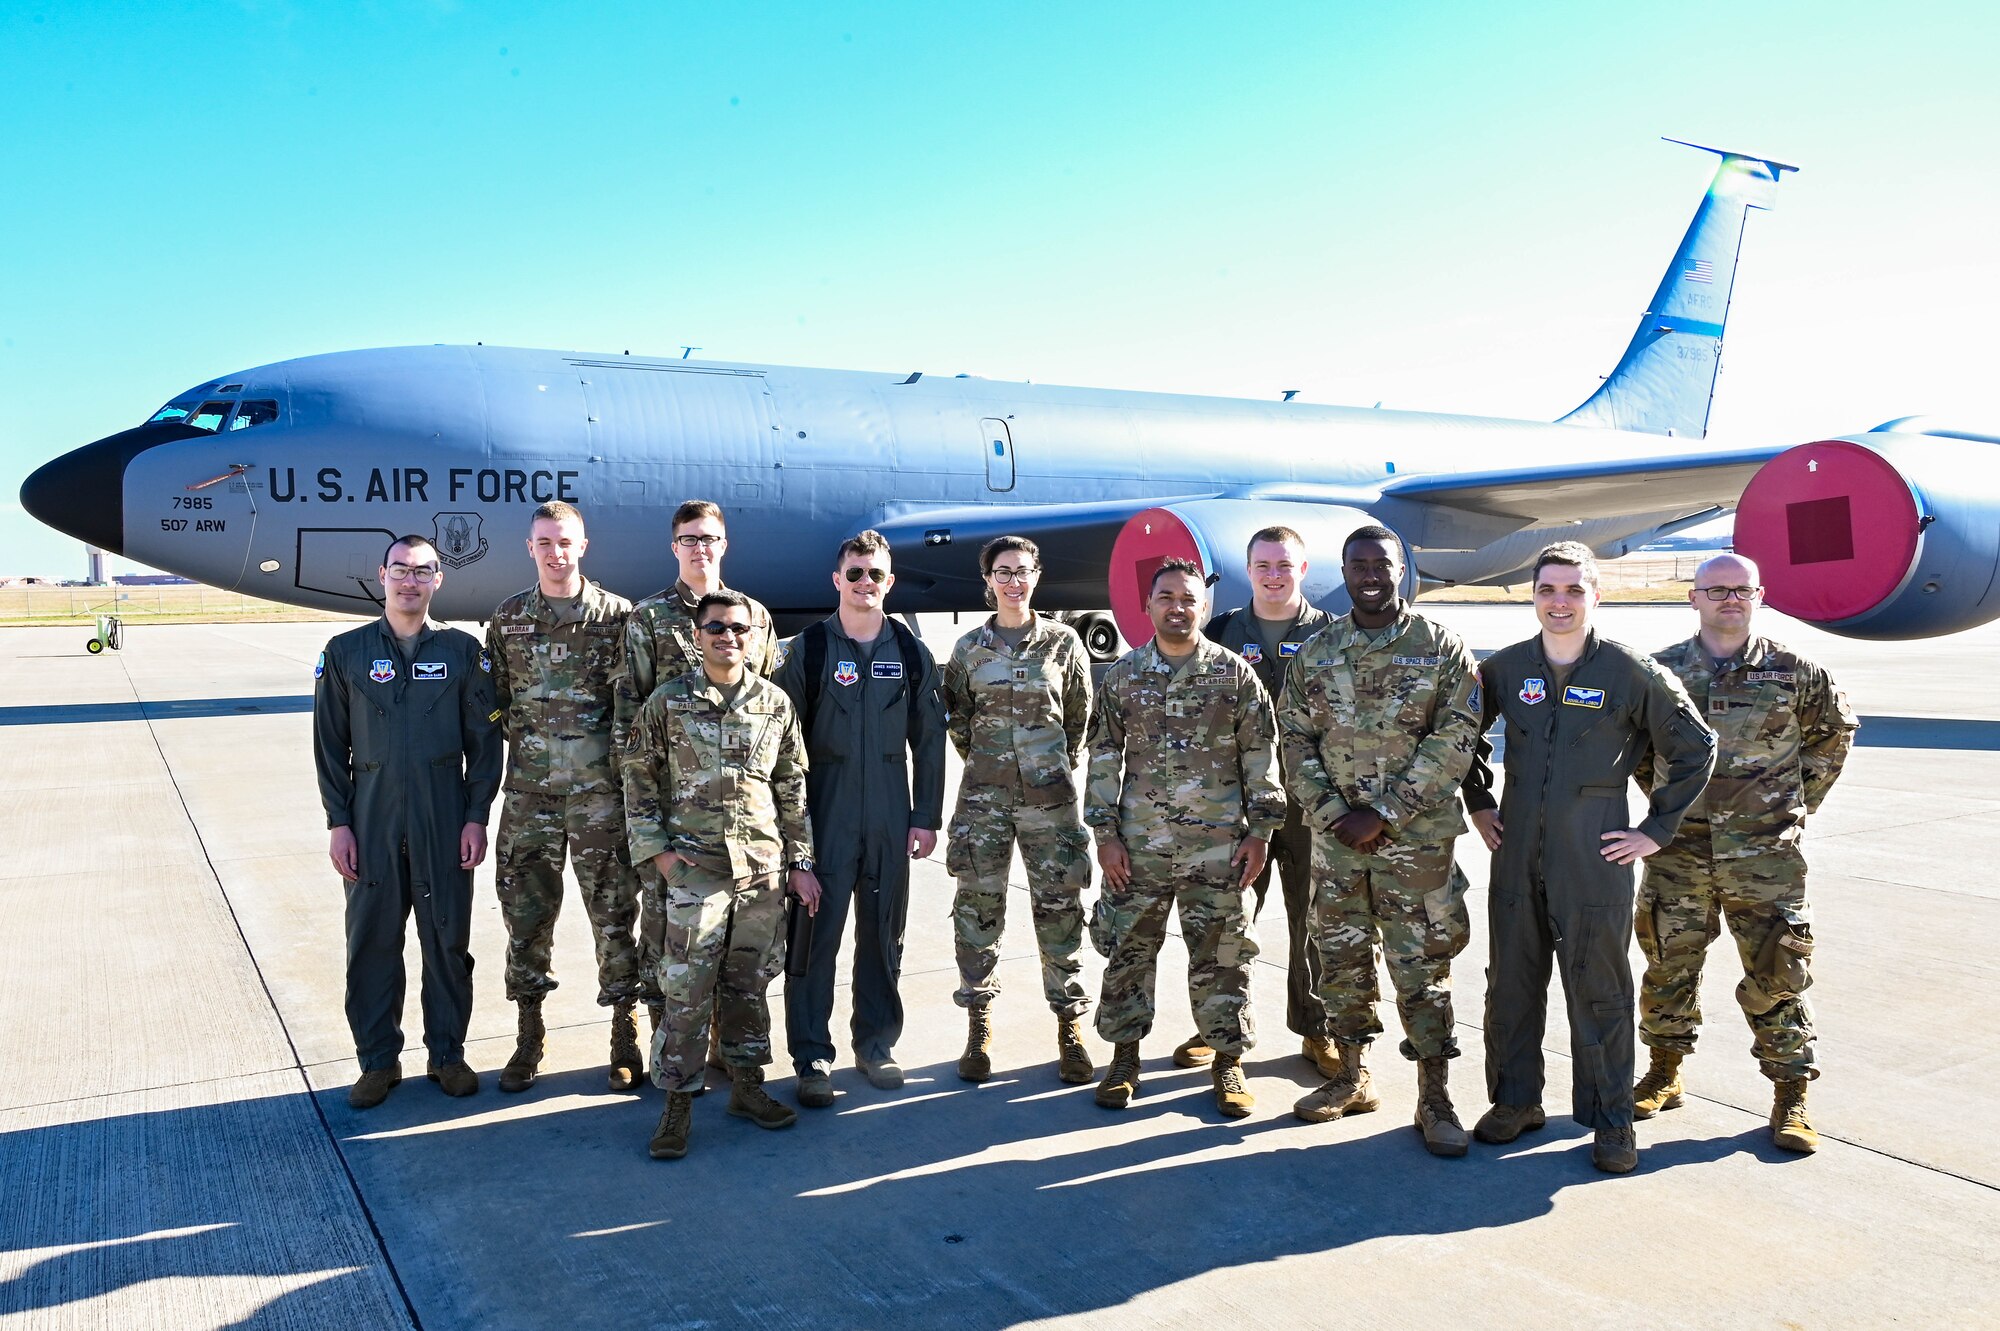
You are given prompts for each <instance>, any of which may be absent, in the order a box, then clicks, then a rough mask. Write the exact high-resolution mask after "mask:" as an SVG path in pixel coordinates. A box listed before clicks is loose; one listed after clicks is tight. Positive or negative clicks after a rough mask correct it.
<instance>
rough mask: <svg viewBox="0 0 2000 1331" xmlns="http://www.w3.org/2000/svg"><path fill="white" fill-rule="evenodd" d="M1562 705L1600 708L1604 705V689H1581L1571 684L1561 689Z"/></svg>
mask: <svg viewBox="0 0 2000 1331" xmlns="http://www.w3.org/2000/svg"><path fill="white" fill-rule="evenodd" d="M1563 706H1565V707H1599V708H1601V707H1603V706H1604V690H1603V689H1582V688H1578V687H1577V686H1576V685H1574V684H1571V685H1569V686H1567V687H1566V688H1564V689H1563Z"/></svg>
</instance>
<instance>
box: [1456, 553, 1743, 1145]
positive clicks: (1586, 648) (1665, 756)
mask: <svg viewBox="0 0 2000 1331" xmlns="http://www.w3.org/2000/svg"><path fill="white" fill-rule="evenodd" d="M1534 589H1535V592H1534V595H1535V617H1536V618H1537V619H1538V620H1540V622H1541V626H1542V631H1541V633H1540V634H1539V635H1537V636H1535V637H1533V638H1529V639H1528V640H1526V641H1525V642H1517V643H1515V644H1514V645H1513V646H1511V647H1503V648H1501V649H1500V650H1499V651H1497V652H1495V653H1494V654H1493V655H1492V656H1490V657H1488V658H1487V659H1486V660H1485V661H1484V662H1483V663H1482V664H1481V665H1480V667H1479V675H1480V682H1481V685H1482V688H1483V691H1484V694H1485V699H1484V702H1485V706H1484V707H1483V709H1482V711H1481V725H1480V730H1481V732H1482V733H1481V739H1480V742H1479V752H1478V754H1477V755H1476V757H1475V759H1474V761H1473V764H1472V770H1471V771H1470V772H1468V773H1467V774H1466V778H1465V807H1466V808H1467V809H1468V810H1469V811H1470V812H1471V814H1472V821H1473V824H1474V826H1476V827H1477V828H1478V829H1479V834H1480V837H1481V839H1482V840H1484V841H1485V842H1486V845H1487V848H1488V849H1489V850H1491V851H1492V852H1493V874H1492V885H1491V888H1490V892H1491V897H1490V900H1489V902H1488V906H1489V911H1488V914H1489V918H1490V920H1491V931H1490V932H1491V948H1492V952H1491V965H1490V966H1489V968H1488V972H1487V975H1488V980H1487V987H1486V1089H1487V1094H1488V1095H1489V1096H1490V1097H1491V1098H1492V1100H1493V1107H1492V1108H1491V1109H1489V1110H1487V1111H1486V1113H1485V1115H1484V1116H1483V1117H1481V1118H1480V1120H1479V1122H1478V1123H1476V1124H1474V1125H1473V1129H1472V1135H1473V1136H1475V1137H1477V1138H1479V1140H1481V1141H1483V1142H1493V1143H1502V1144H1504V1143H1506V1142H1511V1141H1513V1140H1514V1139H1515V1138H1516V1137H1519V1136H1520V1135H1521V1134H1522V1133H1523V1132H1527V1131H1531V1130H1532V1129H1535V1128H1539V1127H1541V1126H1542V1125H1543V1124H1544V1123H1546V1122H1547V1121H1548V1119H1547V1116H1546V1115H1545V1114H1544V1113H1543V1111H1542V1030H1543V1026H1544V1024H1545V1022H1546V1019H1547V1014H1548V989H1549V970H1550V966H1551V964H1552V963H1555V964H1558V965H1559V966H1560V968H1561V972H1562V981H1563V993H1564V995H1565V997H1566V998H1567V999H1568V1002H1569V1030H1570V1036H1569V1041H1570V1055H1571V1060H1572V1062H1571V1087H1570V1100H1571V1113H1572V1114H1573V1115H1574V1117H1575V1118H1576V1121H1577V1122H1579V1123H1581V1124H1583V1125H1584V1126H1586V1127H1589V1128H1593V1129H1595V1131H1596V1141H1595V1142H1594V1143H1593V1144H1592V1147H1591V1161H1592V1163H1593V1164H1595V1165H1596V1166H1597V1167H1598V1168H1599V1169H1601V1170H1603V1171H1604V1172H1605V1173H1607V1174H1626V1173H1630V1172H1631V1171H1632V1169H1633V1168H1634V1167H1635V1166H1637V1165H1638V1163H1639V1143H1638V1137H1637V1134H1635V1133H1634V1132H1633V1130H1632V1118H1633V1113H1632V1034H1633V1013H1632V987H1633V986H1632V963H1631V960H1630V957H1629V955H1628V953H1629V949H1630V947H1631V942H1632V879H1633V875H1634V866H1635V865H1636V864H1637V863H1638V861H1640V860H1641V859H1643V858H1645V857H1646V856H1648V855H1651V854H1653V853H1654V852H1656V851H1658V850H1659V849H1660V848H1661V847H1662V846H1664V845H1666V844H1667V843H1668V842H1670V841H1672V840H1673V839H1674V833H1675V831H1676V830H1677V829H1678V828H1679V827H1680V824H1681V819H1682V818H1684V817H1686V816H1687V811H1688V810H1689V809H1690V808H1692V807H1693V805H1694V802H1695V800H1696V799H1697V798H1699V797H1700V795H1701V788H1702V786H1703V785H1705V784H1706V783H1707V781H1708V774H1709V772H1710V770H1711V769H1713V768H1714V766H1715V734H1714V732H1713V731H1711V730H1710V729H1709V728H1708V727H1707V726H1706V725H1704V724H1702V720H1701V718H1700V717H1699V716H1697V715H1696V714H1695V710H1694V706H1693V704H1692V703H1690V702H1689V701H1688V696H1687V690H1686V689H1684V688H1682V687H1681V683H1680V681H1679V680H1677V679H1675V678H1674V677H1673V675H1672V674H1671V673H1670V672H1668V671H1667V670H1666V669H1665V668H1663V667H1662V666H1660V665H1659V664H1658V663H1657V662H1655V661H1654V660H1653V659H1652V658H1651V657H1648V656H1645V655H1643V654H1641V653H1639V652H1635V651H1633V650H1632V649H1631V648H1629V647H1626V646H1624V645H1623V644H1621V643H1616V642H1612V641H1610V640H1609V639H1607V638H1600V637H1599V636H1598V635H1597V631H1596V630H1595V629H1593V628H1592V627H1591V626H1590V618H1591V612H1592V611H1593V610H1595V609H1596V608H1597V600H1598V594H1597V560H1596V558H1595V557H1594V556H1593V555H1592V554H1591V552H1590V549H1589V547H1588V546H1585V545H1582V544H1579V543H1578V542H1575V541H1562V542H1559V543H1557V544H1555V545H1551V546H1549V547H1547V548H1546V549H1544V550H1543V551H1542V552H1541V554H1540V555H1539V556H1537V557H1536V559H1535V581H1534ZM1499 717H1504V718H1505V719H1506V723H1507V729H1506V739H1507V753H1506V766H1507V784H1506V786H1505V788H1504V789H1503V791H1502V797H1501V802H1500V804H1499V806H1498V808H1497V809H1496V808H1495V802H1494V799H1493V771H1492V768H1491V767H1490V766H1489V765H1488V762H1487V759H1488V756H1489V755H1490V754H1491V753H1492V747H1491V745H1490V744H1489V743H1488V742H1487V740H1486V739H1485V738H1484V731H1485V730H1486V728H1487V727H1488V726H1490V725H1491V724H1492V723H1493V721H1494V720H1495V718H1499ZM1648 749H1650V750H1651V751H1652V752H1654V753H1656V754H1658V755H1659V758H1660V761H1661V763H1662V765H1663V769H1664V775H1663V776H1662V777H1661V779H1659V780H1658V781H1657V782H1655V784H1654V786H1653V790H1652V800H1651V804H1650V807H1649V809H1648V812H1647V816H1646V817H1645V819H1644V820H1642V821H1641V822H1640V824H1639V825H1638V826H1637V827H1633V826H1632V825H1631V817H1630V815H1629V812H1628V809H1627V805H1626V795H1627V791H1628V789H1629V784H1630V782H1631V780H1632V777H1633V774H1634V773H1635V772H1636V771H1637V770H1638V768H1639V766H1640V764H1641V762H1642V761H1643V759H1644V758H1645V755H1646V752H1647V750H1648Z"/></svg>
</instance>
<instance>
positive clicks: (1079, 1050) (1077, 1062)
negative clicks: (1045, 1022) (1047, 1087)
mask: <svg viewBox="0 0 2000 1331" xmlns="http://www.w3.org/2000/svg"><path fill="white" fill-rule="evenodd" d="M1082 1022H1083V1019H1082V1018H1081V1017H1078V1016H1075V1015H1074V1014H1071V1013H1068V1012H1059V1013H1057V1014H1056V1076H1057V1077H1059V1078H1061V1079H1062V1080H1063V1081H1065V1082H1067V1083H1069V1084H1070V1085H1071V1086H1081V1085H1083V1084H1084V1083H1085V1082H1087V1081H1089V1080H1090V1079H1091V1078H1092V1077H1095V1076H1096V1075H1097V1067H1096V1065H1095V1064H1093V1063H1092V1062H1091V1061H1090V1051H1089V1050H1088V1049H1085V1048H1084V1047H1083V1025H1082Z"/></svg>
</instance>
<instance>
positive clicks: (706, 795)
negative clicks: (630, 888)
mask: <svg viewBox="0 0 2000 1331" xmlns="http://www.w3.org/2000/svg"><path fill="white" fill-rule="evenodd" d="M693 609H694V617H695V620H696V622H697V624H698V625H699V627H700V632H701V634H702V665H701V667H700V668H699V669H696V670H690V671H688V672H686V673H685V674H682V675H678V676H676V677H675V678H673V679H670V680H668V681H667V682H666V683H664V684H662V685H660V686H659V687H658V688H657V689H655V690H654V691H653V694H652V696H651V697H650V698H648V699H647V701H646V705H645V706H644V707H642V708H641V709H640V710H639V715H638V716H637V718H635V719H634V721H633V724H632V733H631V737H630V738H629V740H628V741H627V745H626V750H625V758H626V761H625V763H624V776H625V799H626V808H627V809H628V810H629V811H630V825H631V834H632V846H631V849H632V859H633V860H634V862H651V863H652V864H653V866H654V867H655V868H656V869H658V870H659V872H660V873H661V875H662V876H663V878H664V880H665V888H664V891H663V897H662V909H661V912H660V926H661V929H660V939H661V956H660V965H659V972H658V975H657V977H656V979H657V983H658V984H659V988H660V994H661V997H662V999H663V1001H664V1012H663V1014H662V1018H661V1021H660V1028H659V1029H658V1030H657V1031H655V1032H654V1034H653V1082H654V1084H655V1085H657V1086H659V1087H660V1088H661V1089H662V1090H664V1091H666V1092H667V1105H666V1109H665V1110H664V1112H662V1113H661V1115H660V1122H659V1126H658V1127H657V1128H656V1129H655V1130H654V1132H653V1137H652V1141H651V1142H650V1143H649V1144H648V1146H647V1151H648V1153H649V1154H650V1155H652V1157H653V1158H654V1159H655V1160H671V1159H678V1158H679V1157H681V1156H683V1155H686V1154H687V1144H688V1129H689V1124H690V1121H691V1119H692V1113H691V1110H692V1099H693V1097H692V1096H691V1095H690V1093H689V1092H690V1090H691V1088H693V1087H694V1086H697V1085H699V1084H700V1082H701V1079H702V1070H703V1069H702V1064H703V1054H704V1052H705V1051H706V1050H707V1049H708V1047H709V1034H708V1033H709V1029H710V1026H711V1024H712V1025H713V1026H714V1028H715V1029H716V1030H717V1031H719V1032H720V1037H719V1039H720V1044H721V1049H722V1057H723V1058H724V1059H725V1060H726V1061H727V1063H728V1065H729V1069H730V1091H729V1112H730V1113H731V1114H733V1115H735V1116H737V1117H738V1118H747V1119H749V1120H750V1121H751V1122H753V1123H755V1124H756V1125H757V1126H758V1127H761V1128H785V1127H790V1126H791V1125H792V1124H793V1123H794V1122H796V1121H797V1120H798V1115H797V1114H796V1113H794V1112H793V1111H792V1110H790V1109H788V1108H786V1107H785V1106H783V1105H781V1104H778V1103H777V1102H776V1101H774V1100H772V1099H771V1097H770V1096H769V1095H768V1094H767V1093H766V1092H765V1090H764V1067H765V1065H766V1064H768V1063H769V1062H770V1061H771V1009H770V1005H769V1004H768V1003H767V1002H766V1000H765V997H764V994H765V990H766V989H768V988H769V987H770V983H771V980H772V979H773V978H774V977H775V976H776V975H777V974H778V971H779V970H780V969H782V968H783V966H784V958H785V891H786V886H787V879H789V887H790V890H791V891H792V892H793V893H794V894H796V895H797V896H798V897H799V899H800V901H801V903H802V905H803V908H804V909H806V910H808V911H812V910H816V909H817V908H818V905H819V883H818V880H817V879H815V878H814V877H813V872H812V827H811V825H810V823H809V822H808V821H807V818H806V780H805V778H806V756H805V744H804V741H803V740H802V739H801V738H800V736H799V723H798V717H797V714H796V713H795V712H794V711H793V710H792V704H791V700H790V699H789V698H787V697H786V696H785V693H784V691H783V690H782V689H780V688H778V687H777V686H776V685H775V684H772V683H770V682H769V681H768V680H765V679H763V678H761V677H760V676H758V675H757V674H755V673H754V672H752V671H750V670H748V669H746V668H745V664H744V657H745V655H746V654H747V649H748V648H749V647H751V646H752V645H754V644H756V643H757V642H758V640H759V638H760V636H761V634H762V630H761V629H759V628H758V627H757V626H756V624H755V622H754V621H753V619H752V616H751V612H750V600H749V598H748V597H746V596H744V595H743V594H742V593H740V592H732V591H713V592H709V593H708V594H707V595H705V596H702V597H701V598H699V599H698V600H697V601H696V602H695V604H694V608H693ZM711 1018H713V1021H712V1022H711Z"/></svg>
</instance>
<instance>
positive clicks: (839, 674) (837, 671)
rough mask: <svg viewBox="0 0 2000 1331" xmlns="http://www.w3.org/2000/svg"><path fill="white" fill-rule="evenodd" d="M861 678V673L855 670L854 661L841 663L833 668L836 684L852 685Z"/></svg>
mask: <svg viewBox="0 0 2000 1331" xmlns="http://www.w3.org/2000/svg"><path fill="white" fill-rule="evenodd" d="M860 678H861V672H860V671H859V670H856V669H855V668H854V662H852V661H841V662H839V663H838V664H836V665H835V666H834V667H833V682H834V683H836V684H852V683H853V682H854V681H855V680H857V679H860Z"/></svg>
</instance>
